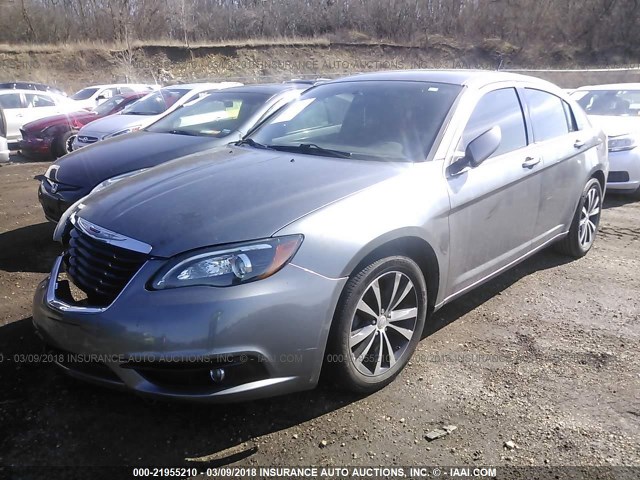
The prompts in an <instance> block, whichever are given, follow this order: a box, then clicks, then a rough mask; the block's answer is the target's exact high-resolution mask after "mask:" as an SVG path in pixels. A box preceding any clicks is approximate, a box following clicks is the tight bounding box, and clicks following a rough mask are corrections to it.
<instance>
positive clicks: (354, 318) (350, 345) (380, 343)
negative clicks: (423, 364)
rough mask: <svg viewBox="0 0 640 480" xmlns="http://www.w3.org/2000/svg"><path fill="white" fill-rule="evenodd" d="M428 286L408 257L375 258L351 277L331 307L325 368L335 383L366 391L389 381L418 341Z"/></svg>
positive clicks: (382, 385) (371, 390)
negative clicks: (333, 311) (332, 308)
mask: <svg viewBox="0 0 640 480" xmlns="http://www.w3.org/2000/svg"><path fill="white" fill-rule="evenodd" d="M426 312H427V287H426V283H425V279H424V276H423V274H422V271H421V270H420V267H418V265H417V264H416V263H415V262H414V261H413V260H411V259H410V258H407V257H403V256H393V257H387V258H383V259H380V260H378V261H376V262H373V263H372V264H370V265H368V266H366V267H364V268H362V269H361V270H360V271H359V272H357V273H356V274H355V275H354V276H352V277H351V278H350V279H349V281H348V282H347V285H346V286H345V289H344V291H343V293H342V296H341V298H340V301H339V303H338V307H337V309H336V313H335V317H334V321H333V325H332V329H331V333H330V336H329V343H328V346H327V347H328V348H327V352H328V354H327V358H326V367H327V370H328V371H329V374H330V377H331V379H332V380H333V381H334V382H335V383H336V384H337V385H338V386H340V387H342V388H344V389H347V390H350V391H353V392H356V393H371V392H374V391H376V390H379V389H380V388H382V387H384V386H385V385H388V384H389V383H391V382H392V381H393V380H394V378H395V377H396V376H397V375H398V374H399V373H400V371H402V369H403V368H404V367H405V365H406V364H407V362H408V361H409V359H410V358H411V356H412V355H413V352H414V350H415V348H416V346H417V344H418V342H419V341H420V338H421V336H422V331H423V328H424V323H425V317H426Z"/></svg>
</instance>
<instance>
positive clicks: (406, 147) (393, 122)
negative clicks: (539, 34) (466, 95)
mask: <svg viewBox="0 0 640 480" xmlns="http://www.w3.org/2000/svg"><path fill="white" fill-rule="evenodd" d="M460 90H461V87H459V86H457V85H448V84H442V83H427V82H405V81H361V82H339V83H333V84H325V85H320V86H317V87H315V88H313V89H311V90H309V91H308V92H307V93H305V94H303V95H302V96H301V97H300V98H299V99H298V100H297V101H295V102H293V103H291V104H289V105H288V106H287V107H285V109H284V110H282V111H281V112H280V113H277V114H276V115H275V116H273V117H271V118H270V119H269V120H268V121H267V122H266V123H265V124H264V125H263V126H261V127H260V128H259V129H258V130H256V131H255V132H254V133H252V134H251V135H250V136H249V137H250V138H248V139H246V141H245V143H248V144H249V145H253V146H256V147H261V148H274V149H276V150H284V151H291V152H298V153H305V154H309V155H325V156H333V157H344V158H356V159H370V160H395V161H422V160H424V159H425V158H426V155H427V153H428V152H429V150H430V149H431V146H432V145H433V142H434V140H435V137H436V135H437V134H438V131H439V130H440V127H441V126H442V123H443V121H444V119H445V117H446V115H447V113H448V112H449V109H450V108H451V105H452V104H453V101H454V100H455V98H456V97H457V95H458V93H459V92H460Z"/></svg>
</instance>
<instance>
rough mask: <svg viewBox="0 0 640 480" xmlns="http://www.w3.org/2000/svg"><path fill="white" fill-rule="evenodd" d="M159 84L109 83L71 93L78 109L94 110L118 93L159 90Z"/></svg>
mask: <svg viewBox="0 0 640 480" xmlns="http://www.w3.org/2000/svg"><path fill="white" fill-rule="evenodd" d="M158 88H159V85H145V84H142V83H113V84H109V85H91V86H90V87H86V88H83V89H82V90H79V91H77V92H76V93H74V94H73V95H71V97H70V98H71V99H72V100H74V101H75V102H76V110H80V109H83V108H86V109H88V110H92V109H94V108H96V107H97V106H98V105H100V104H101V103H102V102H105V101H107V100H109V99H110V98H111V97H115V96H116V95H120V94H123V93H124V94H126V93H135V92H144V91H149V92H151V91H152V90H157V89H158Z"/></svg>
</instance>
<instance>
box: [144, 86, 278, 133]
mask: <svg viewBox="0 0 640 480" xmlns="http://www.w3.org/2000/svg"><path fill="white" fill-rule="evenodd" d="M268 99H269V95H265V94H261V93H234V92H214V93H211V94H209V95H207V96H205V97H203V98H200V99H198V100H196V101H194V102H191V103H188V104H185V105H183V106H182V107H181V108H178V109H177V110H175V111H173V112H171V113H170V114H169V115H167V116H166V117H163V118H162V119H160V120H158V121H157V122H156V123H154V124H153V125H151V126H150V127H149V128H147V130H149V131H150V132H158V133H178V134H182V135H196V136H212V137H216V138H223V137H226V136H227V135H229V134H230V133H231V132H233V131H234V130H237V129H238V128H239V127H240V126H241V125H242V124H243V123H244V122H246V121H247V119H249V118H251V117H252V116H253V114H254V113H256V112H257V111H258V110H259V109H260V107H262V106H263V105H264V104H265V102H266V101H267V100H268Z"/></svg>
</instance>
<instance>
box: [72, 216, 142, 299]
mask: <svg viewBox="0 0 640 480" xmlns="http://www.w3.org/2000/svg"><path fill="white" fill-rule="evenodd" d="M68 239H69V240H68V248H67V251H66V254H65V266H66V271H67V274H68V275H69V277H70V278H71V280H72V281H73V283H74V284H75V285H76V286H77V287H78V288H79V289H80V290H82V291H83V292H84V293H86V294H87V298H88V300H89V302H90V303H92V304H94V305H97V306H106V305H109V304H110V303H111V302H113V300H115V298H116V297H117V296H118V294H119V293H120V292H121V291H122V289H123V288H124V287H125V286H126V285H127V283H128V282H129V280H131V278H132V277H133V275H135V273H136V272H137V271H138V270H139V269H140V267H142V265H143V264H144V262H145V261H146V260H147V258H148V256H147V255H145V254H143V253H139V252H134V251H131V250H127V249H124V248H120V247H117V246H115V245H111V244H109V243H105V242H102V241H99V240H96V239H95V238H92V237H90V236H89V235H87V234H86V233H84V232H82V231H81V230H80V229H79V228H76V227H74V228H72V229H71V231H70V233H69V237H68Z"/></svg>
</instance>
